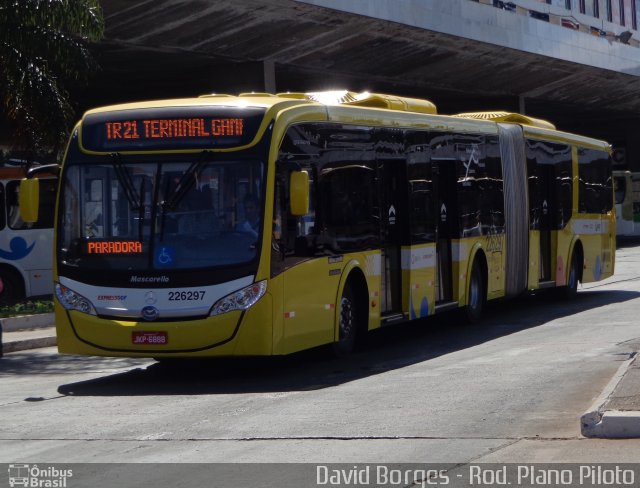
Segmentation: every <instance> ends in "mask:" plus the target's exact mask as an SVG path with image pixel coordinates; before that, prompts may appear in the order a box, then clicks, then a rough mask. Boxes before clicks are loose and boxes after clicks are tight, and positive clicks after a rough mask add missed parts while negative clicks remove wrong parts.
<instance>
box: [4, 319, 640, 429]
mask: <svg viewBox="0 0 640 488" xmlns="http://www.w3.org/2000/svg"><path fill="white" fill-rule="evenodd" d="M0 343H1V345H2V353H3V355H4V354H11V353H12V352H17V351H25V350H29V349H38V348H43V347H52V346H55V345H56V331H55V325H54V314H52V313H48V314H39V315H28V316H24V317H12V318H3V319H0ZM1 361H2V360H1V359H0V370H1V369H2V362H1ZM576 421H579V422H580V425H581V431H582V435H583V436H585V437H597V438H604V439H624V438H640V361H638V354H637V353H635V354H634V355H633V356H632V357H630V358H629V359H628V360H626V361H625V362H624V363H622V365H621V366H620V368H618V371H617V372H616V374H615V375H614V377H613V378H611V381H610V382H609V384H608V385H607V386H606V387H605V388H604V390H603V391H602V393H601V394H600V396H599V397H598V398H597V399H596V400H595V401H594V402H593V404H592V405H591V407H589V409H588V410H587V411H586V412H585V413H584V414H583V415H582V417H581V418H580V419H576Z"/></svg>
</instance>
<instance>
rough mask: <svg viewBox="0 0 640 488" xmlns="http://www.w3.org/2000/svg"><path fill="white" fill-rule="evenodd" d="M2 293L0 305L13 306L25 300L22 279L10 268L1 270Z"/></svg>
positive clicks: (0, 294)
mask: <svg viewBox="0 0 640 488" xmlns="http://www.w3.org/2000/svg"><path fill="white" fill-rule="evenodd" d="M0 280H2V291H1V292H0V304H3V305H7V304H13V303H15V302H17V301H19V300H22V299H23V298H24V295H25V292H24V283H23V282H22V277H21V276H20V275H19V274H18V273H16V272H15V271H14V270H12V269H9V268H2V269H0Z"/></svg>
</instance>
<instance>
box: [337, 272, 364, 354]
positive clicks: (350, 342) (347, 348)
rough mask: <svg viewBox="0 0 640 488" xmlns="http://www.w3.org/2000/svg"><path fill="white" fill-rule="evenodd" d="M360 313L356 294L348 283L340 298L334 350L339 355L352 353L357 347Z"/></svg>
mask: <svg viewBox="0 0 640 488" xmlns="http://www.w3.org/2000/svg"><path fill="white" fill-rule="evenodd" d="M358 313H359V310H358V305H357V302H356V297H355V294H354V292H353V290H352V289H351V286H350V285H349V284H348V283H347V285H346V286H345V287H344V290H343V291H342V297H341V298H340V310H339V320H338V340H337V341H336V342H334V343H333V352H334V354H335V355H336V356H338V357H342V356H346V355H348V354H351V353H352V352H353V350H354V349H355V345H356V336H357V332H358V321H359V318H360V317H359V315H358Z"/></svg>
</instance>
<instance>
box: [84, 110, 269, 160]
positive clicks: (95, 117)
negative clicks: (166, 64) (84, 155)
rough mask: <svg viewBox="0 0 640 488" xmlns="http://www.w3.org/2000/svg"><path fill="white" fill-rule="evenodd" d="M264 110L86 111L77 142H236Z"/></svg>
mask: <svg viewBox="0 0 640 488" xmlns="http://www.w3.org/2000/svg"><path fill="white" fill-rule="evenodd" d="M265 112H266V110H265V109H264V108H258V107H227V106H214V107H207V106H204V107H203V106H195V107H169V108H144V109H135V110H118V111H111V112H102V113H95V114H88V115H86V116H85V117H84V119H83V122H82V126H81V132H80V145H81V147H82V149H83V150H84V151H89V152H101V153H104V152H108V153H112V152H135V151H170V150H176V151H178V150H190V149H191V150H197V149H213V148H233V147H241V146H246V145H248V144H250V143H251V141H253V139H254V138H255V136H256V134H257V133H258V130H259V128H260V124H261V123H262V120H263V118H264V114H265Z"/></svg>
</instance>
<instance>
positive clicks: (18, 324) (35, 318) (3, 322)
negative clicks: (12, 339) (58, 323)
mask: <svg viewBox="0 0 640 488" xmlns="http://www.w3.org/2000/svg"><path fill="white" fill-rule="evenodd" d="M53 324H55V317H54V313H53V312H50V313H39V314H35V315H20V316H18V317H6V318H3V319H0V328H2V331H3V332H15V331H17V330H25V329H38V328H42V327H51V325H53Z"/></svg>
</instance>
